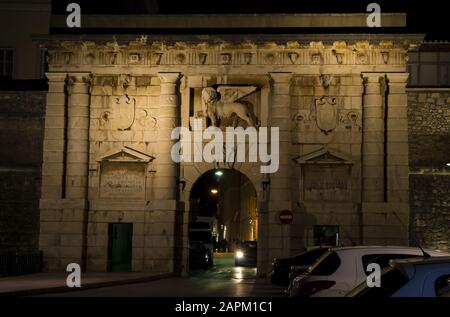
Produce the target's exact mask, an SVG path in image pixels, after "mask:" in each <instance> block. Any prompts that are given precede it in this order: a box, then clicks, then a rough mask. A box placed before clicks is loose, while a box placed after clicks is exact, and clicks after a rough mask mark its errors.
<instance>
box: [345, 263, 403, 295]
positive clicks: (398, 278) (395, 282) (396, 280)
mask: <svg viewBox="0 0 450 317" xmlns="http://www.w3.org/2000/svg"><path fill="white" fill-rule="evenodd" d="M408 282H409V280H408V278H407V277H406V276H405V275H403V273H402V272H400V271H399V270H398V269H392V268H391V269H387V270H386V271H385V272H383V273H382V274H381V287H368V286H367V285H366V283H364V284H362V285H364V288H363V289H362V290H359V292H358V293H357V294H355V297H390V296H391V295H393V294H394V293H395V292H397V291H398V290H399V289H401V288H402V287H403V286H405V285H406V284H407V283H408ZM355 291H356V289H355ZM352 293H353V292H352ZM355 293H356V292H355Z"/></svg>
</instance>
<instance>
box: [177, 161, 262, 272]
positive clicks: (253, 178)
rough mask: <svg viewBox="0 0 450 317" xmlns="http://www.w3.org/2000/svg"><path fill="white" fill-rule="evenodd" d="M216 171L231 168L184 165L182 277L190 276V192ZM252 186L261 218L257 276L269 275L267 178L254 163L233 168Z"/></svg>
mask: <svg viewBox="0 0 450 317" xmlns="http://www.w3.org/2000/svg"><path fill="white" fill-rule="evenodd" d="M214 169H231V168H230V167H229V166H227V165H226V164H223V163H222V164H212V163H204V162H201V163H189V164H188V163H185V164H182V165H181V175H180V183H181V186H180V196H179V197H180V205H181V206H183V207H184V214H183V252H182V263H183V268H184V269H183V270H182V274H184V275H187V274H188V265H187V264H188V253H189V241H188V223H189V214H190V196H191V190H192V188H193V186H194V184H195V183H196V182H197V180H198V179H199V178H200V177H201V176H202V175H204V174H205V173H207V172H209V171H211V170H214ZM233 170H236V171H238V172H240V173H242V174H243V175H245V176H246V177H247V178H248V180H249V181H250V182H251V183H252V185H253V187H254V189H255V191H256V199H257V208H258V218H259V225H258V227H259V230H258V265H257V272H258V275H260V276H264V275H265V274H267V267H268V264H267V263H268V261H269V258H268V241H267V235H268V221H267V217H268V197H267V195H268V191H267V190H266V189H265V188H264V183H265V179H266V178H265V176H264V174H261V173H260V170H259V165H255V164H251V163H239V164H236V165H235V166H234V167H233Z"/></svg>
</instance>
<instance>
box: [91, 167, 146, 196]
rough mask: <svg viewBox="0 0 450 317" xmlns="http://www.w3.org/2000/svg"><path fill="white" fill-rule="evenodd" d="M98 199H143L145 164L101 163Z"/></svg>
mask: <svg viewBox="0 0 450 317" xmlns="http://www.w3.org/2000/svg"><path fill="white" fill-rule="evenodd" d="M100 197H101V198H126V199H145V164H142V163H130V162H105V163H103V164H102V166H101V180H100Z"/></svg>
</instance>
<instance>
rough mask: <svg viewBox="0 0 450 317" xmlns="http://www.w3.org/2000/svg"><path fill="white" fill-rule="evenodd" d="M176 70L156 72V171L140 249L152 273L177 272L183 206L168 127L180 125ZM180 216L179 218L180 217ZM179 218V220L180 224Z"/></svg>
mask: <svg viewBox="0 0 450 317" xmlns="http://www.w3.org/2000/svg"><path fill="white" fill-rule="evenodd" d="M180 77H181V74H180V73H159V79H160V82H161V92H160V101H159V109H158V132H157V143H156V148H155V151H154V153H155V163H156V173H155V176H154V182H153V184H154V185H153V200H152V202H151V211H150V213H149V216H148V218H147V219H146V223H145V232H144V234H145V235H146V236H147V237H145V238H144V239H146V241H147V242H148V243H147V242H146V246H145V249H144V270H145V271H152V272H155V273H172V272H174V271H175V270H177V271H178V272H177V273H180V270H183V268H180V266H181V265H182V264H180V263H179V262H180V259H183V258H184V257H183V255H182V254H180V252H183V251H182V250H181V248H182V246H180V245H179V241H180V235H182V234H183V233H182V232H183V230H182V228H181V227H180V226H182V222H183V220H182V219H183V217H182V214H181V217H180V212H181V213H182V212H183V210H182V209H181V208H180V207H179V206H178V197H177V196H178V172H179V166H178V164H177V163H175V162H174V161H173V160H172V157H171V155H170V151H171V148H172V146H173V144H175V142H176V140H171V133H172V129H173V128H175V127H177V126H179V125H180V120H179V100H178V99H179V91H178V87H179V79H180ZM180 219H181V220H180ZM180 222H181V224H180Z"/></svg>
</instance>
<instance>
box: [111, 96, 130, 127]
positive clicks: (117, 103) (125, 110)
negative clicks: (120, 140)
mask: <svg viewBox="0 0 450 317" xmlns="http://www.w3.org/2000/svg"><path fill="white" fill-rule="evenodd" d="M111 108H112V109H113V113H114V119H113V120H112V122H111V124H112V127H113V129H117V130H119V131H126V130H130V129H131V126H132V125H133V123H134V121H135V120H136V99H134V98H130V97H129V96H128V95H125V96H122V97H114V98H113V100H112V105H111Z"/></svg>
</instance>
